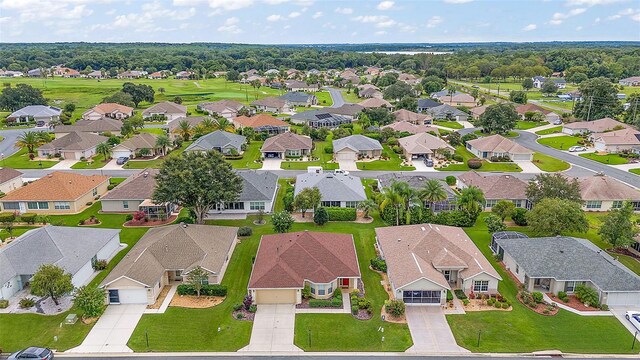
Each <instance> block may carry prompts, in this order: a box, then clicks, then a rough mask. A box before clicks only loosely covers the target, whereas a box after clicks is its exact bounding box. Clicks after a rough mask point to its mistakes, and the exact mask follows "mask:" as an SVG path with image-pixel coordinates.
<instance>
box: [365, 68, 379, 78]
mask: <svg viewBox="0 0 640 360" xmlns="http://www.w3.org/2000/svg"><path fill="white" fill-rule="evenodd" d="M381 71H382V69H381V68H379V67H377V66H369V67H368V68H366V69H365V70H364V73H365V74H367V75H373V76H376V75H379V74H380V72H381Z"/></svg>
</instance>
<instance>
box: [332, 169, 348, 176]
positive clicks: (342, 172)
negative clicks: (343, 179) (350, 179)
mask: <svg viewBox="0 0 640 360" xmlns="http://www.w3.org/2000/svg"><path fill="white" fill-rule="evenodd" d="M333 173H334V174H342V175H349V172H348V171H347V170H342V169H335V170H333Z"/></svg>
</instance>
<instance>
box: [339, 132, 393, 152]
mask: <svg viewBox="0 0 640 360" xmlns="http://www.w3.org/2000/svg"><path fill="white" fill-rule="evenodd" d="M346 148H348V149H351V150H353V151H367V150H382V145H380V142H379V141H378V140H376V139H372V138H370V137H367V136H364V135H359V134H358V135H350V136H347V137H343V138H342V139H338V140H333V152H334V153H337V152H339V151H341V150H344V149H346Z"/></svg>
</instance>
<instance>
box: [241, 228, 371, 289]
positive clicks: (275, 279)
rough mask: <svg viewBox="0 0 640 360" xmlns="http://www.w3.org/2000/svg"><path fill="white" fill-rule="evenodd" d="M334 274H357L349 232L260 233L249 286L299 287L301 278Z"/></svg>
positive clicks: (322, 279) (320, 278)
mask: <svg viewBox="0 0 640 360" xmlns="http://www.w3.org/2000/svg"><path fill="white" fill-rule="evenodd" d="M338 277H360V268H359V266H358V256H357V254H356V249H355V246H354V243H353V236H352V235H351V234H334V233H322V232H311V231H301V232H294V233H285V234H272V235H263V236H262V239H260V248H259V249H258V254H257V255H256V261H255V264H254V265H253V271H252V272H251V278H250V279H249V288H250V289H265V288H266V289H269V288H302V287H303V285H304V280H305V279H306V280H309V281H312V282H314V283H328V282H330V281H333V280H335V279H336V278H338Z"/></svg>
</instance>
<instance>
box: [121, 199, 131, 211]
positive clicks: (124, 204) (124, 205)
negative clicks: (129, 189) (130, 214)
mask: <svg viewBox="0 0 640 360" xmlns="http://www.w3.org/2000/svg"><path fill="white" fill-rule="evenodd" d="M122 208H123V209H128V208H129V202H128V201H127V200H123V201H122Z"/></svg>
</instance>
